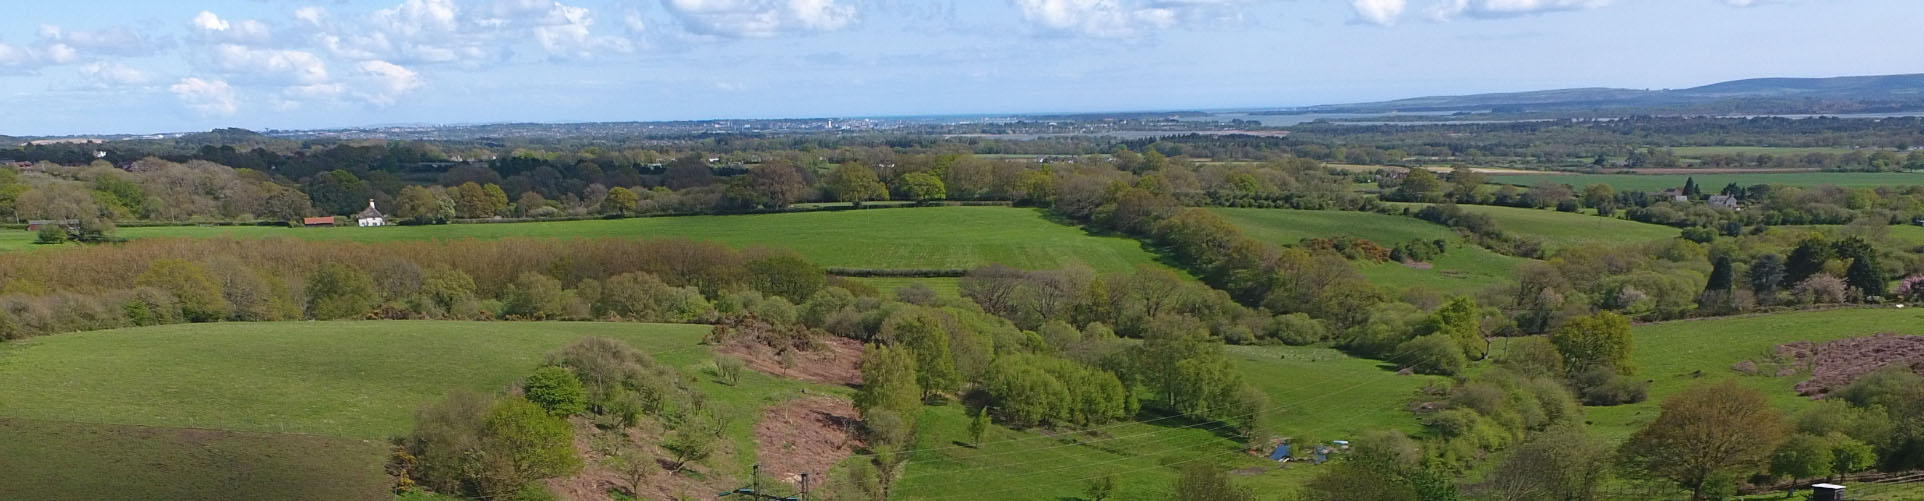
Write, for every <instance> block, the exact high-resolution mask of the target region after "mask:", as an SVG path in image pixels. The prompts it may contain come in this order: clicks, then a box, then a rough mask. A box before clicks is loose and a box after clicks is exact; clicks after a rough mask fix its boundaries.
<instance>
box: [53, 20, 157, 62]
mask: <svg viewBox="0 0 1924 501" xmlns="http://www.w3.org/2000/svg"><path fill="white" fill-rule="evenodd" d="M40 39H41V40H42V41H43V42H44V43H49V44H53V43H58V44H63V45H66V46H68V47H69V48H72V49H76V50H77V51H78V52H82V53H88V54H103V55H113V56H145V55H149V54H153V53H154V52H155V51H156V50H158V49H159V48H161V47H162V46H163V45H165V44H163V43H161V42H160V41H158V40H155V39H153V38H152V37H149V36H147V35H145V34H142V33H141V32H139V31H136V30H134V29H133V28H130V27H126V26H114V27H110V28H106V29H101V30H95V31H74V30H69V29H65V28H62V27H60V26H57V25H51V24H43V25H40Z"/></svg>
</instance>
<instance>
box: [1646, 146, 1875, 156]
mask: <svg viewBox="0 0 1924 501" xmlns="http://www.w3.org/2000/svg"><path fill="white" fill-rule="evenodd" d="M1670 150H1671V152H1673V153H1676V154H1677V156H1680V157H1691V158H1697V157H1706V156H1710V155H1776V156H1784V155H1806V154H1811V153H1828V154H1832V155H1843V154H1846V153H1850V152H1853V151H1861V152H1864V154H1866V155H1869V154H1871V153H1874V152H1876V151H1877V150H1875V149H1857V148H1844V147H1823V146H1815V147H1799V146H1678V147H1675V148H1671V149H1670Z"/></svg>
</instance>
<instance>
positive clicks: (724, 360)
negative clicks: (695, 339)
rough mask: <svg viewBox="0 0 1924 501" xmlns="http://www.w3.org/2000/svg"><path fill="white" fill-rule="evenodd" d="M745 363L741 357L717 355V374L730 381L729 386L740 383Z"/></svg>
mask: <svg viewBox="0 0 1924 501" xmlns="http://www.w3.org/2000/svg"><path fill="white" fill-rule="evenodd" d="M744 365H745V364H744V363H743V362H742V359H739V358H735V357H730V356H716V357H715V375H716V376H718V377H720V378H721V380H722V382H724V383H728V385H729V386H736V385H739V384H741V382H742V367H743V366H744Z"/></svg>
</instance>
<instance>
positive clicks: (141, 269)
mask: <svg viewBox="0 0 1924 501" xmlns="http://www.w3.org/2000/svg"><path fill="white" fill-rule="evenodd" d="M0 261H4V262H5V264H4V265H0V339H13V338H20V337H27V336H33V335H41V334H49V333H57V332H70V331H81V330H94V329H106V328H115V327H124V326H138V325H154V324H164V323H176V322H213V321H267V320H294V319H360V318H433V319H440V318H448V319H495V318H500V319H527V320H591V319H605V320H629V321H646V322H710V321H714V320H716V319H717V318H719V316H720V315H723V314H727V313H731V312H735V311H780V310H793V309H794V308H795V306H794V305H795V304H796V303H799V302H801V301H803V300H805V299H807V298H809V297H811V296H812V295H813V294H814V293H815V292H816V291H817V290H819V289H821V288H822V287H824V286H825V285H826V284H827V283H828V277H827V275H826V273H825V272H823V271H822V269H821V268H819V267H816V266H814V265H813V264H810V263H809V262H807V261H806V260H803V259H801V258H800V257H797V256H795V255H793V254H790V253H786V252H782V251H773V250H766V249H751V250H749V251H745V252H744V251H735V250H733V249H730V248H727V247H725V246H721V245H719V244H712V243H696V242H690V241H685V240H660V241H634V240H590V241H532V240H529V241H522V240H504V241H496V242H475V241H469V242H434V243H393V244H352V243H343V242H311V241H278V240H276V241H259V240H141V241H135V242H130V243H126V244H123V245H117V246H109V247H89V248H84V249H73V250H70V251H66V252H60V253H11V254H8V255H6V256H0ZM423 263H430V264H426V265H425V266H424V265H423ZM74 270H89V272H87V273H78V272H75V271H74ZM514 270H528V271H520V272H516V271H514ZM534 270H539V271H534ZM791 315H792V314H791Z"/></svg>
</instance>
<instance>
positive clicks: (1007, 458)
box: [897, 346, 1444, 500]
mask: <svg viewBox="0 0 1924 501" xmlns="http://www.w3.org/2000/svg"><path fill="white" fill-rule="evenodd" d="M1229 355H1230V359H1231V360H1232V361H1233V362H1234V363H1235V364H1236V367H1237V368H1238V369H1239V370H1240V371H1241V373H1242V375H1243V378H1244V380H1245V381H1248V382H1250V383H1252V384H1255V385H1256V386H1257V387H1259V388H1261V389H1262V390H1264V391H1265V392H1266V393H1268V394H1269V397H1270V407H1269V417H1270V423H1271V426H1270V428H1271V430H1272V431H1273V432H1274V433H1276V434H1277V435H1279V436H1290V437H1301V438H1306V439H1310V440H1314V441H1328V440H1344V439H1350V438H1354V437H1356V436H1357V435H1358V434H1360V433H1362V432H1365V431H1368V430H1381V429H1392V428H1393V429H1401V430H1404V431H1407V432H1412V433H1414V432H1417V431H1418V430H1419V429H1420V426H1419V425H1418V424H1417V422H1416V419H1415V417H1413V416H1412V415H1411V414H1410V413H1409V412H1408V411H1406V410H1404V409H1405V406H1406V405H1407V404H1408V402H1409V400H1410V399H1411V398H1413V397H1414V396H1415V394H1416V392H1417V391H1418V390H1419V389H1421V388H1422V387H1423V386H1424V385H1425V384H1428V383H1430V382H1432V381H1443V380H1444V378H1435V377H1428V376H1397V375H1395V374H1394V373H1393V372H1391V369H1387V368H1385V367H1383V366H1382V365H1381V363H1380V362H1377V361H1373V360H1365V359H1358V358H1351V357H1348V356H1345V355H1343V354H1342V353H1341V352H1337V351H1335V350H1331V349H1327V348H1301V347H1286V346H1260V347H1259V346H1231V347H1229ZM968 421H969V416H968V414H967V412H966V410H965V409H964V408H963V407H962V406H960V405H954V404H951V405H947V406H935V407H928V408H925V409H924V411H923V413H922V417H921V418H920V420H919V422H920V423H921V426H922V429H921V431H920V432H919V433H918V435H917V441H918V442H917V444H916V445H915V447H916V449H918V451H917V452H915V453H914V455H913V456H912V457H911V458H910V460H909V466H908V469H907V472H906V473H905V474H904V476H903V478H902V480H901V482H900V483H899V484H898V487H897V489H898V492H900V493H901V496H902V497H903V498H905V499H1010V500H1014V499H1077V498H1080V497H1081V496H1082V488H1083V485H1084V481H1085V480H1086V479H1089V478H1092V477H1096V476H1100V475H1104V474H1115V475H1116V478H1117V480H1118V487H1119V488H1118V496H1117V497H1115V498H1113V499H1122V500H1160V499H1165V495H1164V494H1163V493H1165V492H1167V490H1168V488H1169V485H1170V484H1171V483H1172V482H1174V481H1175V478H1176V475H1177V471H1178V469H1179V468H1181V467H1183V466H1185V465H1188V464H1192V463H1199V462H1214V463H1221V464H1224V465H1227V466H1228V467H1231V468H1237V469H1238V471H1239V474H1236V475H1232V478H1234V479H1237V481H1238V483H1240V484H1243V485H1245V486H1249V487H1252V488H1256V489H1257V491H1258V492H1262V493H1265V495H1264V498H1265V499H1269V498H1273V497H1276V496H1285V495H1286V494H1288V493H1290V492H1293V491H1295V489H1297V488H1298V487H1299V486H1301V485H1302V483H1303V482H1304V481H1306V480H1308V479H1309V478H1310V477H1311V476H1313V475H1315V473H1316V472H1317V467H1316V466H1313V465H1310V464H1307V463H1299V462H1291V463H1287V464H1286V465H1278V464H1276V463H1274V462H1271V461H1267V460H1265V459H1262V458H1259V457H1257V456H1255V455H1253V454H1249V453H1246V452H1244V451H1243V450H1242V443H1241V442H1240V441H1239V440H1237V439H1235V438H1234V437H1232V436H1230V434H1229V433H1228V432H1227V431H1226V430H1225V428H1226V426H1224V425H1221V424H1219V423H1214V422H1195V421H1184V420H1181V419H1180V418H1169V417H1150V418H1149V420H1148V421H1141V422H1131V423H1123V424H1117V425H1110V426H1106V427H1099V428H1097V429H1096V430H1094V431H1091V432H1086V433H1059V434H1051V433H1037V432H1029V431H1017V430H1010V429H1006V428H1002V427H1000V426H994V427H991V432H990V433H988V434H987V436H985V437H984V439H983V440H984V442H985V443H984V444H983V446H982V447H981V448H970V447H964V446H959V445H958V444H960V443H966V442H967V441H968V438H967V437H968V432H967V429H968ZM1263 452H1265V453H1266V452H1268V451H1263Z"/></svg>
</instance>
